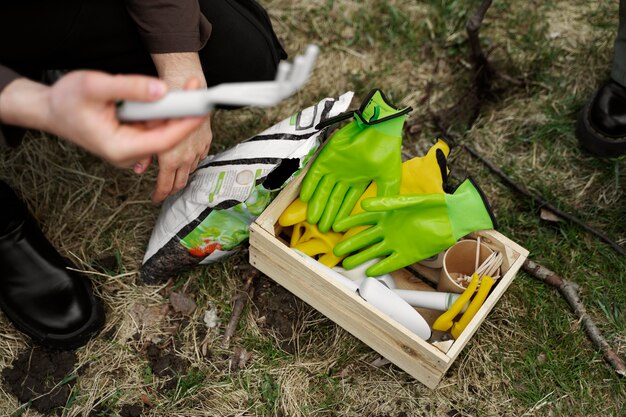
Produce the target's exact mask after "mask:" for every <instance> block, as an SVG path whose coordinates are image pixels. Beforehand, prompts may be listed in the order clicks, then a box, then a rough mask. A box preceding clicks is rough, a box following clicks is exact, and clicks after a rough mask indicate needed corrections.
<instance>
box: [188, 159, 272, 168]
mask: <svg viewBox="0 0 626 417" xmlns="http://www.w3.org/2000/svg"><path fill="white" fill-rule="evenodd" d="M280 161H282V158H246V159H233V160H230V161H214V162H209V163H206V164H204V165H200V166H199V167H198V168H197V170H200V169H202V168H206V167H221V166H226V165H253V164H266V165H277V164H279V163H280Z"/></svg>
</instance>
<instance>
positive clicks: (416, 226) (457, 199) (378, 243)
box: [334, 179, 495, 276]
mask: <svg viewBox="0 0 626 417" xmlns="http://www.w3.org/2000/svg"><path fill="white" fill-rule="evenodd" d="M361 206H362V207H363V209H365V210H366V211H365V212H364V213H360V214H356V215H354V216H351V217H348V218H346V219H343V220H341V221H339V222H337V224H336V225H335V229H336V230H338V231H343V230H347V229H350V228H352V227H355V226H363V225H368V224H369V225H373V226H372V227H370V228H369V229H366V230H364V231H362V232H360V233H358V234H357V235H355V236H352V237H351V238H349V239H346V240H344V241H343V242H341V243H339V244H338V245H337V246H335V249H334V253H335V255H337V256H345V255H347V254H349V253H353V252H356V251H358V250H361V249H363V248H365V249H363V250H362V251H361V252H359V253H356V254H354V255H351V256H349V257H348V258H346V259H345V260H344V261H343V266H344V268H346V269H352V268H354V267H356V266H357V265H360V264H362V263H363V262H367V261H368V260H370V259H374V258H378V257H384V256H386V258H385V259H383V260H381V261H379V262H377V263H376V264H374V265H372V266H371V267H369V268H368V269H367V271H366V274H367V275H368V276H378V275H383V274H387V273H389V272H392V271H395V270H397V269H400V268H404V267H405V266H408V265H411V264H413V263H415V262H418V261H421V260H423V259H426V258H428V257H430V256H433V255H435V254H437V253H439V252H441V251H443V250H445V249H447V248H449V247H450V246H452V245H453V244H454V243H455V242H456V241H457V240H458V239H460V238H461V237H463V236H465V235H467V234H468V233H471V232H475V231H477V230H484V229H493V228H494V225H495V220H494V218H493V216H492V214H491V210H490V208H489V205H488V203H487V201H486V199H485V198H484V196H483V194H482V192H481V191H480V190H479V189H478V188H477V187H476V185H475V184H474V182H473V181H472V180H471V179H467V180H465V181H464V182H463V183H462V184H461V185H460V186H459V187H458V188H457V189H456V191H455V192H454V194H421V195H399V196H393V197H375V198H368V199H366V200H364V201H363V203H362V204H361Z"/></svg>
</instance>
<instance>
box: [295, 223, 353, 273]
mask: <svg viewBox="0 0 626 417" xmlns="http://www.w3.org/2000/svg"><path fill="white" fill-rule="evenodd" d="M342 240H343V234H342V233H336V232H333V231H328V232H326V233H322V232H320V230H319V229H318V228H317V226H316V225H313V224H310V223H308V222H306V221H302V222H300V223H297V224H295V225H294V226H293V233H292V234H291V242H290V243H289V246H291V247H292V248H294V249H297V250H299V251H301V252H303V253H305V254H306V255H308V256H310V257H314V256H318V255H319V258H318V262H320V263H321V264H324V265H326V266H327V267H329V268H332V267H333V266H336V265H337V264H338V263H339V262H341V260H342V259H343V258H344V257H339V256H335V254H334V253H333V248H334V247H335V245H336V244H337V243H339V242H341V241H342Z"/></svg>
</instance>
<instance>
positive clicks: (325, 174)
mask: <svg viewBox="0 0 626 417" xmlns="http://www.w3.org/2000/svg"><path fill="white" fill-rule="evenodd" d="M410 110H411V108H410V107H409V108H404V109H397V108H395V107H393V106H392V105H391V104H389V102H388V101H387V98H386V97H385V96H384V94H383V93H382V92H381V91H380V90H373V91H372V92H371V93H370V95H369V96H368V98H367V99H366V100H365V101H364V103H363V105H362V106H361V108H360V109H359V110H357V111H356V112H355V113H354V120H353V121H351V122H350V123H348V124H347V125H346V126H344V127H343V128H341V129H340V130H339V131H337V133H335V134H334V135H333V136H332V138H331V139H330V140H329V141H328V143H327V144H326V146H324V148H323V149H322V150H321V151H320V153H319V155H318V157H317V158H316V159H315V161H314V162H313V165H312V166H311V169H310V170H309V171H308V173H307V174H306V177H305V178H304V181H303V183H302V189H301V190H300V199H301V200H302V201H303V202H305V203H308V210H307V221H308V222H309V223H310V224H317V225H318V227H319V230H320V231H322V232H324V233H325V232H327V231H328V230H330V228H331V227H332V226H333V224H334V223H335V222H336V220H339V219H342V218H345V217H348V215H349V214H350V212H351V211H352V209H353V208H354V206H355V204H356V202H357V200H358V199H359V197H360V196H361V194H363V192H364V191H365V189H366V188H367V186H368V185H369V184H370V182H372V181H373V180H375V181H376V183H377V184H378V194H377V195H378V196H386V195H395V194H397V193H398V191H399V190H400V178H401V173H402V168H401V165H402V156H401V149H400V148H401V146H402V127H403V125H404V121H405V119H406V114H407V113H408V112H409V111H410ZM318 223H319V224H318Z"/></svg>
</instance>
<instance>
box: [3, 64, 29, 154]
mask: <svg viewBox="0 0 626 417" xmlns="http://www.w3.org/2000/svg"><path fill="white" fill-rule="evenodd" d="M21 77H22V76H21V75H19V74H18V73H17V72H15V71H13V70H12V69H10V68H7V67H4V66H2V65H0V94H2V91H3V90H4V88H5V87H6V86H7V85H9V83H10V82H11V81H13V80H15V79H16V78H21ZM23 133H24V130H23V129H20V128H16V127H15V126H8V125H3V124H0V146H2V145H7V144H14V143H15V142H17V141H18V140H19V138H21V135H22V134H23ZM18 137H19V138H18Z"/></svg>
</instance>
